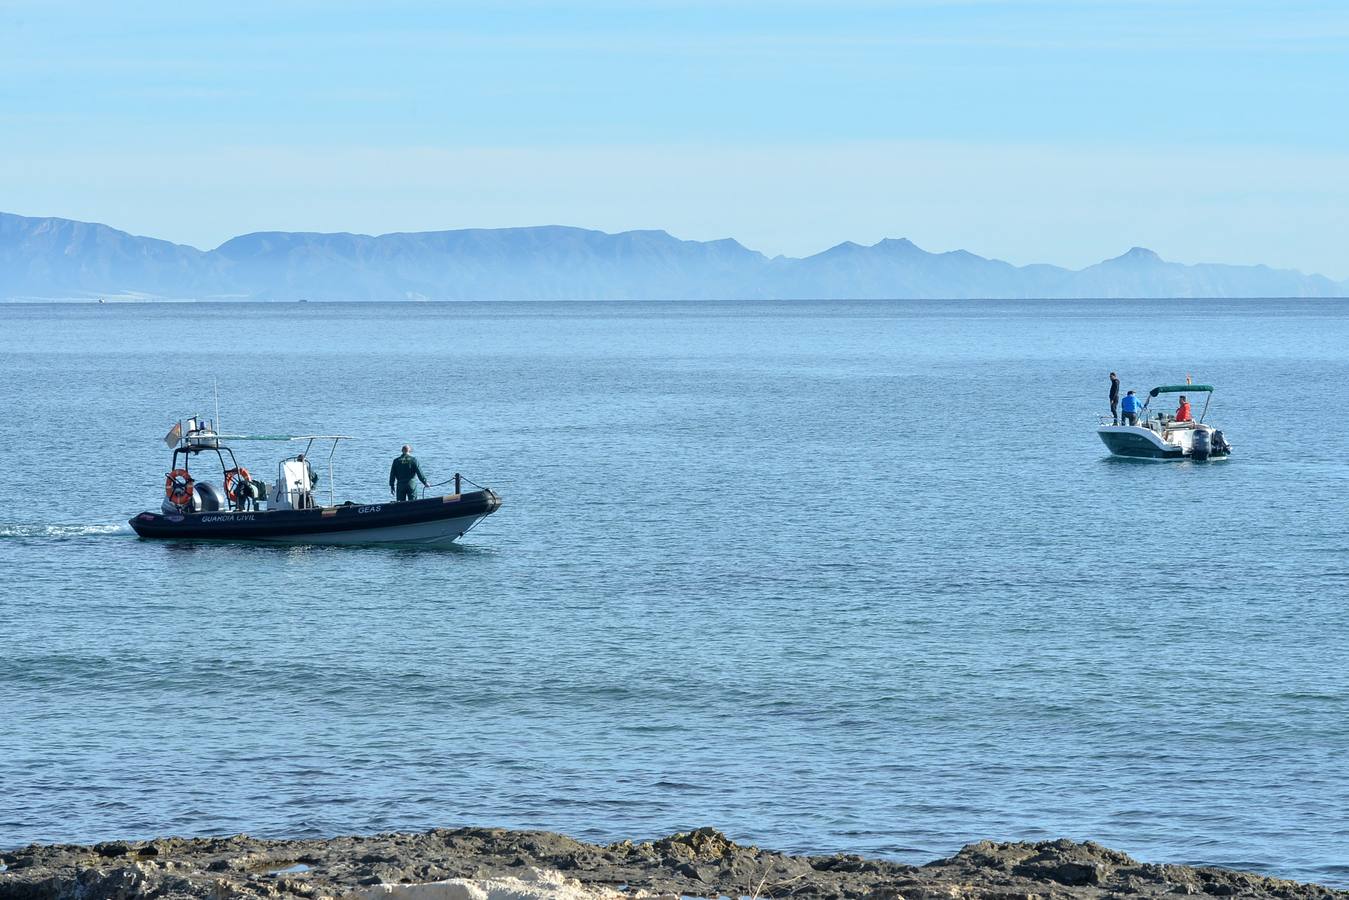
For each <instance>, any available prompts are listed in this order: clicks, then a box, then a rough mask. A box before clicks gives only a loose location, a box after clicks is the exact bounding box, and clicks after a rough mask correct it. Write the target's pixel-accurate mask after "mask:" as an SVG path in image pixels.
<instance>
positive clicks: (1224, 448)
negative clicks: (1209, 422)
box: [1213, 431, 1232, 456]
mask: <svg viewBox="0 0 1349 900" xmlns="http://www.w3.org/2000/svg"><path fill="white" fill-rule="evenodd" d="M1231 452H1232V445H1231V444H1229V443H1227V435H1225V434H1223V433H1222V432H1221V431H1215V432H1213V454H1214V455H1215V456H1226V455H1227V454H1229V453H1231Z"/></svg>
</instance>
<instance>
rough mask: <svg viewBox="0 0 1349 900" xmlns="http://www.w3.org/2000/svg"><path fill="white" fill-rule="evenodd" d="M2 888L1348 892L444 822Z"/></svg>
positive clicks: (178, 855) (583, 896) (486, 896)
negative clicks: (615, 839) (914, 862)
mask: <svg viewBox="0 0 1349 900" xmlns="http://www.w3.org/2000/svg"><path fill="white" fill-rule="evenodd" d="M0 865H2V866H3V868H0V900H133V898H165V900H170V898H173V900H176V898H210V900H251V898H273V900H290V898H303V900H324V898H349V900H381V898H388V900H543V898H557V900H621V898H625V897H652V896H658V897H670V898H675V897H714V898H715V897H719V896H726V897H736V898H740V897H747V898H756V900H757V898H788V897H810V898H815V897H820V898H859V900H861V898H866V900H901V898H908V900H913V898H923V900H929V898H988V900H1030V898H1105V897H1140V898H1141V897H1161V896H1177V895H1187V894H1188V895H1209V896H1217V897H1253V898H1285V900H1297V898H1342V900H1344V898H1349V892H1345V891H1336V890H1332V889H1330V888H1326V887H1322V886H1319V885H1313V884H1299V883H1297V882H1292V881H1284V880H1281V879H1277V878H1268V877H1265V876H1262V875H1253V874H1247V873H1241V872H1232V871H1228V870H1225V869H1214V868H1194V867H1190V866H1172V865H1153V864H1148V863H1140V862H1137V861H1136V860H1134V859H1131V858H1130V857H1128V856H1126V855H1125V854H1123V853H1120V852H1118V851H1115V850H1109V849H1107V848H1105V847H1102V846H1100V845H1098V844H1094V843H1090V842H1088V843H1074V842H1072V841H1068V840H1060V841H1044V842H1040V843H993V842H990V841H984V842H980V843H977V844H970V845H968V846H966V847H965V848H963V849H962V850H961V851H960V852H959V853H957V854H956V855H954V856H952V857H950V858H948V859H940V860H936V861H934V862H931V863H928V864H927V865H923V866H911V865H905V864H903V863H897V862H888V861H883V860H870V859H864V858H862V857H860V856H850V855H837V856H790V855H787V854H783V853H775V852H772V851H768V850H760V849H758V848H757V847H744V846H740V845H738V844H735V843H734V842H732V841H730V840H728V839H727V838H726V837H725V836H724V835H723V834H721V833H720V832H718V831H716V830H714V829H711V828H702V829H699V830H697V831H692V832H687V833H681V834H676V835H672V836H670V837H668V838H663V839H661V840H657V841H651V842H643V843H633V842H632V841H622V842H620V843H617V844H609V845H598V844H588V843H584V842H581V841H577V840H573V839H572V838H569V837H566V836H564V835H559V834H551V833H548V832H540V831H506V830H502V829H487V828H460V829H454V830H450V829H437V830H433V831H429V832H425V833H410V834H403V833H398V834H379V835H371V836H366V837H337V838H330V839H325V840H261V839H258V838H251V837H248V836H246V835H237V836H234V837H224V838H190V839H184V838H166V839H161V840H153V841H112V842H106V843H102V844H95V845H93V846H76V845H36V844H35V845H32V846H29V847H24V848H21V849H15V850H9V851H4V852H0Z"/></svg>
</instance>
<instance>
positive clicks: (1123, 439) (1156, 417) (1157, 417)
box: [1096, 384, 1232, 461]
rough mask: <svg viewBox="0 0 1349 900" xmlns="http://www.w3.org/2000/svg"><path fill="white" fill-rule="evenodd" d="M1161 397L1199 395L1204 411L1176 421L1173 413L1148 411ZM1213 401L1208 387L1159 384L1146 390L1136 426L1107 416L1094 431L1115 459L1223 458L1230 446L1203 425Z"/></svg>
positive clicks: (1220, 436) (1221, 437)
mask: <svg viewBox="0 0 1349 900" xmlns="http://www.w3.org/2000/svg"><path fill="white" fill-rule="evenodd" d="M1163 394H1203V395H1204V408H1203V411H1201V412H1200V414H1199V418H1198V419H1193V418H1191V419H1187V420H1183V421H1182V420H1177V419H1176V416H1175V414H1174V413H1170V412H1166V411H1164V410H1151V409H1150V406H1151V404H1152V401H1153V400H1155V399H1156V398H1157V397H1159V396H1161V395H1163ZM1212 400H1213V385H1210V384H1163V385H1159V386H1158V387H1155V388H1153V389H1152V390H1150V391H1148V398H1147V400H1145V401H1144V403H1143V411H1142V412H1141V413H1139V414H1138V424H1136V425H1115V424H1112V423H1111V421H1110V419H1109V417H1108V416H1103V417H1102V418H1101V426H1100V427H1099V428H1097V429H1096V433H1097V434H1098V435H1100V437H1101V441H1102V443H1104V444H1105V446H1106V448H1107V449H1108V450H1109V451H1110V452H1111V453H1112V454H1114V455H1115V456H1128V457H1132V458H1134V459H1162V460H1165V459H1193V460H1200V461H1202V460H1208V459H1226V458H1227V457H1228V456H1229V455H1230V454H1231V453H1232V445H1231V444H1229V443H1228V442H1227V436H1226V435H1225V434H1223V432H1221V431H1219V430H1218V429H1217V428H1214V427H1213V426H1212V425H1209V424H1206V423H1205V421H1204V419H1205V417H1206V416H1207V415H1208V408H1209V403H1210V402H1212Z"/></svg>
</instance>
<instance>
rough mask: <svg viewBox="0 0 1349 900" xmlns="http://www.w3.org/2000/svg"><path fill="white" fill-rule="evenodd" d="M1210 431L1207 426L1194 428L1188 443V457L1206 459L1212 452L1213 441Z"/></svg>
mask: <svg viewBox="0 0 1349 900" xmlns="http://www.w3.org/2000/svg"><path fill="white" fill-rule="evenodd" d="M1211 435H1212V432H1211V431H1209V430H1208V429H1207V428H1196V429H1195V430H1194V438H1193V440H1192V442H1191V443H1190V458H1191V459H1199V460H1204V459H1208V458H1209V455H1210V454H1211V453H1212V452H1213V442H1212V440H1211Z"/></svg>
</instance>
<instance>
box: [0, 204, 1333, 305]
mask: <svg viewBox="0 0 1349 900" xmlns="http://www.w3.org/2000/svg"><path fill="white" fill-rule="evenodd" d="M1342 296H1349V281H1346V282H1336V281H1332V280H1330V279H1329V278H1325V277H1323V276H1321V275H1303V274H1302V273H1301V272H1295V271H1292V270H1288V269H1271V268H1269V267H1267V266H1229V265H1215V264H1203V265H1182V264H1180V263H1174V262H1167V261H1165V260H1163V259H1162V258H1161V257H1159V256H1157V254H1155V253H1153V252H1152V251H1151V250H1145V249H1143V248H1141V247H1134V248H1133V249H1132V250H1130V251H1129V252H1127V253H1125V254H1124V255H1122V256H1117V257H1115V258H1114V259H1108V260H1105V261H1104V262H1100V263H1097V264H1096V265H1094V266H1088V267H1087V268H1085V269H1079V270H1073V269H1063V268H1059V267H1058V266H1050V265H1029V266H1013V265H1011V264H1010V263H1005V262H1002V261H1000V260H996V259H985V258H984V257H982V256H976V255H975V254H973V253H968V252H966V251H964V250H954V251H951V252H949V253H928V252H927V251H925V250H921V249H919V248H918V247H916V246H915V245H914V244H912V243H911V242H909V241H908V240H905V239H899V240H894V239H887V240H883V241H881V242H880V243H877V244H873V245H871V246H869V247H864V246H861V245H858V244H854V243H852V242H845V243H842V244H839V245H838V246H836V247H831V248H830V249H828V250H825V251H824V252H822V253H817V254H815V255H814V256H807V257H805V258H802V259H796V258H791V257H785V256H777V257H772V258H770V257H767V256H764V255H763V254H762V253H759V252H757V251H754V250H750V249H748V248H746V247H744V246H742V245H741V244H739V243H738V242H736V241H734V240H730V239H727V240H720V241H682V240H679V239H678V238H675V237H672V236H671V235H669V234H667V233H666V232H664V231H625V232H622V233H620V234H606V233H605V232H602V231H590V230H587V229H583V228H568V227H562V226H555V225H549V226H541V227H536V228H496V229H483V228H470V229H463V230H457V231H431V232H419V233H406V234H404V233H398V234H384V235H379V236H378V237H371V236H369V235H363V234H318V233H309V232H259V233H256V234H246V235H242V236H240V237H236V238H233V239H231V240H229V241H226V242H225V243H223V244H221V245H220V246H219V247H217V248H215V249H214V250H198V249H196V248H195V247H188V246H185V245H183V244H173V243H169V242H168V241H161V240H156V239H154V238H147V237H137V236H135V235H131V234H127V233H126V232H124V231H118V230H117V229H115V228H109V227H108V226H106V225H97V224H93V223H90V222H76V221H72V220H69V219H53V218H46V219H43V218H28V217H25V216H16V215H10V214H7V213H0V299H6V300H19V299H67V298H94V297H108V298H118V297H140V298H176V299H186V298H194V299H249V300H300V299H315V300H423V299H425V300H572V299H650V300H666V299H692V300H699V299H718V300H720V299H725V300H734V299H766V298H776V299H807V298H831V299H832V298H836V299H844V300H847V299H871V298H878V299H884V298H909V297H950V298H980V297H985V298H997V297H1004V298H1022V297H1048V298H1052V297H1342Z"/></svg>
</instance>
